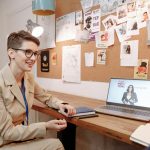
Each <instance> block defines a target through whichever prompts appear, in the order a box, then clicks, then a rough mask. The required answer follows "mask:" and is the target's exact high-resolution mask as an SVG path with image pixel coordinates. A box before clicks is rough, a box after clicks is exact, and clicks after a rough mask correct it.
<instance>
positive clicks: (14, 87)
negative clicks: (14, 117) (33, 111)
mask: <svg viewBox="0 0 150 150" xmlns="http://www.w3.org/2000/svg"><path fill="white" fill-rule="evenodd" d="M2 75H3V78H4V82H5V84H6V86H9V87H10V91H11V92H12V93H13V94H14V95H15V97H16V98H17V100H18V101H19V102H20V103H21V104H22V106H23V107H24V108H25V104H24V99H23V96H22V93H21V90H20V88H19V86H18V84H17V82H16V79H15V77H14V75H13V74H12V72H11V70H10V67H9V66H8V65H7V66H5V67H4V68H3V70H2Z"/></svg>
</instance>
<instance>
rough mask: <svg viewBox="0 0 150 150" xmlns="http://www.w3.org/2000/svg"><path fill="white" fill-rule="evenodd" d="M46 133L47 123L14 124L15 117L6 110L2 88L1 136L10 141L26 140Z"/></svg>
mask: <svg viewBox="0 0 150 150" xmlns="http://www.w3.org/2000/svg"><path fill="white" fill-rule="evenodd" d="M45 135H46V123H45V122H41V123H35V124H31V125H29V126H24V125H17V126H15V125H14V124H13V119H12V117H11V115H10V114H9V112H8V111H7V110H6V107H5V105H4V100H3V97H2V90H1V88H0V136H1V137H3V139H4V140H9V141H25V140H29V139H33V138H38V137H44V136H45Z"/></svg>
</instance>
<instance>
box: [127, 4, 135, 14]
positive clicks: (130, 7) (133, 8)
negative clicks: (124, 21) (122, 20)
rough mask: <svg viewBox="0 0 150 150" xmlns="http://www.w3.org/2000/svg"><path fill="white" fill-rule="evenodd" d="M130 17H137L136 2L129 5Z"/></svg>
mask: <svg viewBox="0 0 150 150" xmlns="http://www.w3.org/2000/svg"><path fill="white" fill-rule="evenodd" d="M127 12H128V17H133V16H136V2H131V3H128V4H127Z"/></svg>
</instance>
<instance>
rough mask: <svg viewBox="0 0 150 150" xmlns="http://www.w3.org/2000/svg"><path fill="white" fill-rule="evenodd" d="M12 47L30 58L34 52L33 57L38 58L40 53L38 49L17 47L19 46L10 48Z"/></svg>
mask: <svg viewBox="0 0 150 150" xmlns="http://www.w3.org/2000/svg"><path fill="white" fill-rule="evenodd" d="M12 49H14V50H17V51H23V52H24V53H25V56H26V57H27V58H31V57H32V56H33V54H34V56H35V58H38V57H39V56H40V54H41V52H40V51H36V52H33V51H32V50H31V49H19V48H12Z"/></svg>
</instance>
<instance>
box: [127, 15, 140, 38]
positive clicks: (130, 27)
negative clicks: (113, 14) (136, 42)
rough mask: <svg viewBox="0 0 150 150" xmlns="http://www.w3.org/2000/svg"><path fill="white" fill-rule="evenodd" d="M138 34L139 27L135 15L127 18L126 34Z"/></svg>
mask: <svg viewBox="0 0 150 150" xmlns="http://www.w3.org/2000/svg"><path fill="white" fill-rule="evenodd" d="M138 34H139V27H138V21H137V17H134V18H128V20H127V35H128V36H131V35H138Z"/></svg>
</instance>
